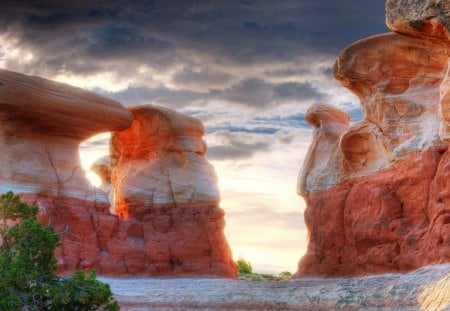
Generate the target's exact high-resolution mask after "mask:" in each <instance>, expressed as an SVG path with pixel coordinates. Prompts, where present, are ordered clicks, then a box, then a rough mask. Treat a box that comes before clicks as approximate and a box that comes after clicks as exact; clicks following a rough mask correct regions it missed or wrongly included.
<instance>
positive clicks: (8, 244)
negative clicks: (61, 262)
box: [0, 192, 119, 311]
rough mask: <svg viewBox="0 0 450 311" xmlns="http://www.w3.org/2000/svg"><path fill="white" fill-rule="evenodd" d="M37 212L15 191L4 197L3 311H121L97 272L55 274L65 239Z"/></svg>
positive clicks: (0, 250) (0, 215)
mask: <svg viewBox="0 0 450 311" xmlns="http://www.w3.org/2000/svg"><path fill="white" fill-rule="evenodd" d="M37 213H38V208H37V207H36V206H32V205H28V204H26V203H23V202H21V201H20V198H19V197H18V196H16V195H14V194H13V193H12V192H7V193H5V194H3V195H1V196H0V219H1V225H0V226H1V228H0V310H2V311H6V310H8V311H12V310H30V311H38V310H61V311H64V310H72V311H76V310H83V311H90V310H110V311H112V310H118V309H119V305H118V304H117V302H116V301H115V300H114V299H113V297H112V293H111V290H110V289H109V285H108V284H103V283H101V282H99V281H98V280H97V279H96V277H95V273H94V272H93V273H91V274H90V275H89V276H86V275H85V273H84V272H81V271H79V272H76V273H75V274H74V275H73V276H69V277H58V276H57V275H56V274H55V271H56V259H55V257H54V252H55V248H56V247H57V246H58V245H59V235H58V234H57V233H55V232H54V230H53V228H52V227H50V226H46V227H44V226H42V225H41V223H40V222H39V221H38V220H37V219H36V215H37Z"/></svg>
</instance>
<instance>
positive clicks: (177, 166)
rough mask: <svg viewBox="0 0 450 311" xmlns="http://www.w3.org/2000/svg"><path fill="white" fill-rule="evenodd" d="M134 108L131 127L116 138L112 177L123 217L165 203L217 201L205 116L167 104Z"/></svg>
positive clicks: (112, 154)
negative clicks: (195, 114) (178, 110)
mask: <svg viewBox="0 0 450 311" xmlns="http://www.w3.org/2000/svg"><path fill="white" fill-rule="evenodd" d="M130 110H131V112H132V113H133V115H134V119H133V123H132V124H131V127H130V128H129V129H127V130H125V131H120V132H114V133H113V135H112V138H111V180H112V185H113V188H114V204H115V209H116V213H117V214H118V215H119V217H120V218H123V219H126V218H129V217H131V218H142V216H143V215H145V214H146V213H147V210H148V209H150V208H151V207H152V206H158V205H161V204H163V205H174V206H176V205H179V206H182V205H186V204H187V205H190V204H191V205H195V204H205V203H206V204H213V205H214V204H218V202H219V200H220V197H219V191H218V188H217V177H216V173H215V171H214V168H213V167H212V166H211V164H209V162H208V161H207V160H206V159H205V157H204V155H205V152H206V143H205V142H204V140H203V134H204V128H203V125H202V124H201V122H200V121H199V120H197V119H195V118H193V117H189V116H187V115H183V114H181V113H178V112H176V111H173V110H170V109H166V108H163V107H157V106H139V107H132V108H130ZM142 209H144V210H142Z"/></svg>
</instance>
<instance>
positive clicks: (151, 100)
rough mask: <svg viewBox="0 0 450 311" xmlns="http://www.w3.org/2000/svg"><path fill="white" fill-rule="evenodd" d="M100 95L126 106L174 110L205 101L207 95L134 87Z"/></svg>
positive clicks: (101, 92)
mask: <svg viewBox="0 0 450 311" xmlns="http://www.w3.org/2000/svg"><path fill="white" fill-rule="evenodd" d="M97 92H98V93H100V94H102V95H104V96H107V97H109V98H112V99H115V100H117V101H119V102H121V103H123V104H124V105H126V106H138V105H145V104H154V105H165V106H168V107H169V108H172V109H178V108H181V107H183V106H188V105H189V104H191V103H194V102H197V101H203V100H204V99H205V98H206V97H207V94H205V93H201V92H195V91H190V90H171V89H168V88H165V87H157V88H149V87H132V88H128V89H126V90H124V91H120V92H116V93H109V92H104V91H102V90H97Z"/></svg>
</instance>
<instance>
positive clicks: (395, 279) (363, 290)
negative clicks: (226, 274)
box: [100, 265, 450, 310]
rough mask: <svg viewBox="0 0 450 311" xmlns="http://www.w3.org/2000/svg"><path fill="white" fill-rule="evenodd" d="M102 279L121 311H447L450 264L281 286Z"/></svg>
mask: <svg viewBox="0 0 450 311" xmlns="http://www.w3.org/2000/svg"><path fill="white" fill-rule="evenodd" d="M100 279H101V280H102V281H104V282H107V283H109V284H110V286H111V289H112V291H113V292H114V294H115V296H116V298H117V300H118V301H119V303H120V304H121V306H122V310H450V265H436V266H429V267H425V268H422V269H419V270H417V271H414V272H411V273H408V274H384V275H379V276H369V277H362V278H328V279H323V278H302V279H296V280H290V281H282V282H249V281H235V280H228V279H118V278H104V277H102V278H100Z"/></svg>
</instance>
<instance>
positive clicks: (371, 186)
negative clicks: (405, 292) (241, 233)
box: [297, 0, 450, 276]
mask: <svg viewBox="0 0 450 311" xmlns="http://www.w3.org/2000/svg"><path fill="white" fill-rule="evenodd" d="M448 5H449V2H448V1H439V0H428V1H417V0H388V1H387V4H386V8H387V23H388V26H389V27H391V29H393V30H394V31H396V32H399V33H389V34H382V35H378V36H373V37H369V38H367V39H363V40H360V41H358V42H356V43H354V44H352V45H350V46H349V47H347V48H346V49H344V51H342V52H341V54H340V55H339V56H338V58H337V60H336V65H335V70H334V77H335V78H336V79H337V80H338V81H340V82H341V83H342V85H343V86H345V87H347V88H348V89H349V90H351V91H352V92H353V93H355V94H356V95H357V96H358V97H359V98H360V102H361V107H362V110H363V112H364V116H365V117H364V119H363V120H362V121H361V122H359V123H356V124H353V125H351V126H349V127H348V128H347V129H345V130H344V131H343V132H342V133H341V134H340V135H338V136H334V137H333V139H334V141H335V143H334V144H330V143H329V141H328V140H327V139H324V138H321V137H322V136H319V135H318V133H320V132H321V131H323V130H322V129H321V128H318V127H316V129H315V136H314V137H315V139H314V140H313V143H312V145H311V147H310V150H309V153H308V156H307V160H306V163H305V166H304V170H303V173H302V175H301V176H303V180H309V181H310V182H309V183H306V184H305V183H303V184H305V185H306V186H304V187H303V188H302V190H303V191H301V194H302V195H303V196H304V198H305V200H306V202H307V205H308V207H307V209H306V211H305V222H306V224H307V227H308V230H309V236H310V242H309V246H308V251H307V253H306V255H305V256H304V257H303V258H302V259H301V261H300V263H299V270H298V272H297V276H301V275H324V276H341V275H342V276H343V275H346V276H355V275H365V274H377V273H384V272H394V271H402V272H404V271H409V270H413V269H417V268H419V267H422V266H424V265H428V264H432V263H438V262H449V261H450V200H449V199H448V197H449V196H450V191H449V190H448V189H447V188H448V186H447V184H448V178H449V177H450V176H449V167H450V158H449V157H450V156H449V151H448V145H447V142H448V140H449V137H450V134H448V133H449V132H450V131H449V130H448V129H449V128H450V126H449V124H450V121H448V120H450V117H449V115H450V113H449V112H448V111H447V110H449V109H448V107H449V104H450V101H449V98H450V97H449V93H450V92H449V90H450V87H449V85H450V84H449V82H448V81H449V78H448V69H447V68H448V59H449V58H448V56H449V53H448V47H449V45H448V42H449V41H448V38H449V37H448V30H449V28H448V25H449V23H448V22H449V16H448V12H449V11H448V8H449V7H448ZM330 111H332V110H331V109H330ZM334 114H335V115H340V114H342V112H339V111H337V110H334ZM328 119H329V120H332V118H328ZM327 122H330V121H327ZM317 146H320V147H319V148H318V147H317ZM320 148H322V150H323V151H322V152H321V154H319V155H318V154H317V152H316V150H319V149H320ZM327 155H333V159H335V161H331V162H326V161H318V159H320V157H324V156H327ZM311 157H312V158H316V161H312V160H311V159H310V158H311ZM308 163H309V164H308ZM311 163H313V164H312V165H311ZM305 168H306V169H305ZM318 170H320V172H321V176H319V177H320V178H318V177H317V174H316V175H314V172H316V171H318ZM322 176H327V177H328V179H324V178H323V177H322ZM331 177H332V178H331ZM323 180H333V183H324V182H323ZM301 182H302V180H300V182H299V184H301Z"/></svg>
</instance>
